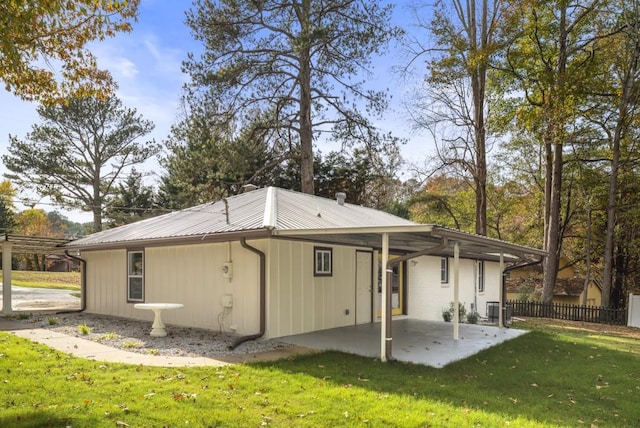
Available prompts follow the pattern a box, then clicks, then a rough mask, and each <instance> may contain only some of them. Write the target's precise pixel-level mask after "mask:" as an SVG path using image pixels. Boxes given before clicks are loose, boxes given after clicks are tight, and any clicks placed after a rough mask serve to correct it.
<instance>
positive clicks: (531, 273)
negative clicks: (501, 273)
mask: <svg viewBox="0 0 640 428" xmlns="http://www.w3.org/2000/svg"><path fill="white" fill-rule="evenodd" d="M506 284H507V285H506V288H507V300H534V301H535V300H540V296H541V294H542V267H541V266H540V265H536V266H529V267H526V268H523V269H519V270H517V271H514V272H512V273H511V274H510V275H509V277H508V278H507V280H506ZM584 295H585V278H584V277H581V276H579V275H578V274H576V272H575V270H574V269H573V268H572V267H565V268H564V269H562V270H560V271H559V272H558V279H557V280H556V284H555V286H554V288H553V299H552V302H553V303H561V304H568V305H582V304H583V302H586V304H587V306H600V305H601V304H602V287H601V286H600V283H599V282H598V281H596V280H595V279H594V278H591V280H590V281H589V284H588V286H587V289H586V300H584V297H585V296H584Z"/></svg>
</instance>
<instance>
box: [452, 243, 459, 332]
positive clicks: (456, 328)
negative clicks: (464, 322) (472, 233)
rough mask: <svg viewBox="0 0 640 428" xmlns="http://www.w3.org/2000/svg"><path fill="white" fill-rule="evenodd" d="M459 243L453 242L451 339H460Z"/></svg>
mask: <svg viewBox="0 0 640 428" xmlns="http://www.w3.org/2000/svg"><path fill="white" fill-rule="evenodd" d="M459 301H460V244H459V243H458V241H456V242H454V244H453V340H458V339H460V311H459V305H458V302H459Z"/></svg>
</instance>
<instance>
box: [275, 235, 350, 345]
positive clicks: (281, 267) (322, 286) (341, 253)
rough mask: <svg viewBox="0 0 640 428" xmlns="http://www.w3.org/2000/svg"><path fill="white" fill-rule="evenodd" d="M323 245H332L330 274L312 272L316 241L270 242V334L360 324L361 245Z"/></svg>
mask: <svg viewBox="0 0 640 428" xmlns="http://www.w3.org/2000/svg"><path fill="white" fill-rule="evenodd" d="M316 245H317V244H316ZM321 246H323V247H330V248H332V249H333V257H332V260H333V275H332V276H330V277H314V276H313V269H314V266H313V263H314V253H313V247H314V244H313V243H309V242H301V241H286V240H276V239H274V240H271V241H270V243H269V251H268V269H267V278H268V281H267V283H268V292H267V332H266V336H267V337H281V336H288V335H293V334H300V333H307V332H310V331H315V330H325V329H329V328H335V327H344V326H347V325H353V324H355V295H356V290H355V278H356V259H355V258H356V248H354V247H344V246H332V245H324V244H322V245H321ZM347 311H348V314H347V313H346V312H347Z"/></svg>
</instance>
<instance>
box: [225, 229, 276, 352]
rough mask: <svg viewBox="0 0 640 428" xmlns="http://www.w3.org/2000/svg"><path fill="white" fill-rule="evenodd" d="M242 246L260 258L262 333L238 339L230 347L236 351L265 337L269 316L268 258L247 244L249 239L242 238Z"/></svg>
mask: <svg viewBox="0 0 640 428" xmlns="http://www.w3.org/2000/svg"><path fill="white" fill-rule="evenodd" d="M240 245H242V247H243V248H246V249H247V250H249V251H251V252H253V253H255V254H257V255H258V256H259V257H260V331H258V333H256V334H251V335H248V336H241V337H238V338H237V339H236V340H235V341H234V342H233V344H231V346H229V349H232V350H233V349H235V348H237V347H238V346H240V345H241V344H243V343H244V342H248V341H250V340H255V339H259V338H261V337H262V336H264V332H265V330H266V318H267V314H266V307H267V299H266V294H267V280H266V256H265V254H264V252H262V251H260V250H258V249H257V248H255V247H252V246H251V245H249V244H247V239H246V238H242V239H241V240H240Z"/></svg>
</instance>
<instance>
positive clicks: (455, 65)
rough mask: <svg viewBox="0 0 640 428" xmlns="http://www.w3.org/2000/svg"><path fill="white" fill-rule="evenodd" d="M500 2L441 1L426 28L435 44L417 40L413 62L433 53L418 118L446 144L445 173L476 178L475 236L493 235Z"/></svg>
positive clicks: (419, 95)
mask: <svg viewBox="0 0 640 428" xmlns="http://www.w3.org/2000/svg"><path fill="white" fill-rule="evenodd" d="M501 4H502V2H501V1H500V0H482V1H476V0H450V1H443V0H440V1H438V2H437V3H436V9H435V11H434V12H433V18H432V19H431V20H430V22H429V23H428V24H426V23H425V24H421V25H420V26H422V27H424V28H426V29H428V31H429V33H430V34H431V35H433V41H432V42H431V43H429V44H426V43H424V42H421V41H420V40H413V43H412V44H411V49H412V59H411V62H412V63H413V62H415V61H417V60H418V58H420V57H423V56H425V55H428V65H427V68H428V72H429V74H428V76H427V78H426V79H425V84H426V86H427V87H426V88H425V90H424V92H418V93H416V95H415V97H416V99H415V102H414V105H413V107H412V110H413V111H412V117H413V121H414V123H415V125H416V126H417V127H419V128H427V129H429V130H430V131H431V132H432V134H433V135H434V137H435V138H436V140H439V141H440V142H441V147H440V149H439V151H438V153H439V156H440V159H441V162H442V166H441V167H442V168H443V169H445V170H446V169H450V170H453V171H455V172H456V173H457V174H459V175H460V176H463V177H467V176H468V175H470V182H471V183H470V185H471V188H472V189H473V192H474V197H475V233H477V234H479V235H486V234H487V138H488V132H487V123H488V102H487V97H488V96H487V92H488V91H489V90H490V89H489V88H488V87H487V85H488V83H487V75H488V71H489V65H490V63H491V61H492V58H493V56H494V54H495V51H496V49H497V46H498V44H497V43H496V41H495V38H496V33H497V32H498V30H499V27H498V23H499V21H500V19H501V16H500V7H501Z"/></svg>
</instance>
